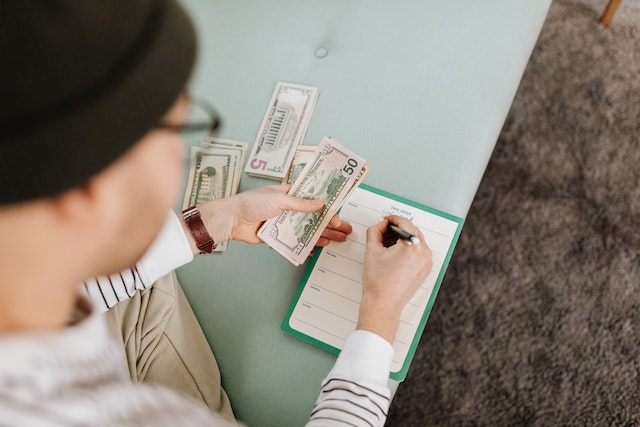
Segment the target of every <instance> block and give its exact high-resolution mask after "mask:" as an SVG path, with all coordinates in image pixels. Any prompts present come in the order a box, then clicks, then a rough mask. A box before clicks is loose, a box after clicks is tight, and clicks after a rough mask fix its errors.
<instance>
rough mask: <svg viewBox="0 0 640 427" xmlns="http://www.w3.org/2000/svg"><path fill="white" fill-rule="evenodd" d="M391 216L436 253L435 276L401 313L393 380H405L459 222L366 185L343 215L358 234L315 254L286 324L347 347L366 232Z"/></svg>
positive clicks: (332, 346) (325, 343) (320, 341)
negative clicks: (407, 222)
mask: <svg viewBox="0 0 640 427" xmlns="http://www.w3.org/2000/svg"><path fill="white" fill-rule="evenodd" d="M391 214H393V215H399V216H403V217H406V218H409V219H411V220H412V221H413V223H414V224H415V225H416V226H418V227H419V228H420V230H421V231H422V234H423V235H424V237H425V240H426V242H427V244H428V245H429V247H430V248H431V251H432V252H433V269H432V271H431V274H429V276H428V277H427V279H426V280H425V282H424V283H423V284H422V285H421V287H420V289H418V291H417V292H416V294H415V295H414V296H413V298H412V299H411V301H410V302H409V304H408V305H407V307H406V308H405V310H404V312H403V313H402V317H401V323H400V327H399V329H398V333H397V335H396V338H395V341H394V343H393V348H394V357H393V362H392V367H391V372H392V375H391V378H392V379H395V380H403V379H404V377H405V376H406V371H407V370H408V368H409V364H410V362H411V358H413V354H414V352H415V347H416V346H417V344H418V341H419V339H420V335H421V334H422V331H423V329H424V325H425V323H426V320H427V317H428V314H429V311H430V310H431V306H432V305H433V301H434V300H435V296H436V294H437V291H438V288H439V286H440V283H441V282H442V279H443V277H444V273H445V270H446V267H447V265H448V262H449V259H450V257H451V253H452V252H453V248H454V246H455V242H456V241H457V238H458V236H459V234H460V229H461V228H462V219H460V218H457V217H454V216H452V215H448V214H446V213H443V212H439V211H437V210H435V209H431V208H429V207H427V206H424V205H420V204H418V203H415V202H412V201H409V200H406V199H402V198H400V197H398V196H394V195H392V194H390V193H386V192H383V191H380V190H377V189H375V188H372V187H369V186H366V185H361V186H360V188H358V189H356V190H355V192H354V193H353V195H352V196H351V197H350V198H349V200H348V201H347V202H346V203H345V204H344V206H343V207H342V210H341V211H340V217H341V218H342V220H343V221H346V222H348V223H350V224H351V226H352V227H353V232H352V233H351V234H350V235H349V236H348V239H347V241H346V242H343V243H335V242H333V243H331V245H329V246H328V247H327V248H324V249H323V250H321V251H320V253H319V254H316V255H315V256H314V258H313V260H312V261H311V263H310V265H309V267H308V269H307V272H306V274H305V277H304V278H303V281H302V284H301V288H300V289H299V291H298V294H297V296H296V298H295V299H294V302H293V303H292V306H291V308H290V310H289V313H288V315H287V317H286V318H285V320H284V322H283V325H282V326H283V329H284V330H285V331H287V332H289V333H292V334H293V335H296V336H298V337H300V338H302V339H305V340H307V341H310V342H312V343H314V344H316V345H319V346H320V347H323V348H325V349H327V350H329V351H332V352H334V353H337V352H339V350H340V349H342V347H343V345H344V342H345V340H346V339H347V337H348V336H349V334H350V333H351V332H353V330H354V329H355V326H356V322H357V320H358V308H359V304H360V298H361V294H362V269H363V263H364V248H365V243H366V230H367V228H368V227H369V226H371V225H374V224H377V223H378V222H380V221H381V220H382V219H383V218H384V217H385V216H386V215H391Z"/></svg>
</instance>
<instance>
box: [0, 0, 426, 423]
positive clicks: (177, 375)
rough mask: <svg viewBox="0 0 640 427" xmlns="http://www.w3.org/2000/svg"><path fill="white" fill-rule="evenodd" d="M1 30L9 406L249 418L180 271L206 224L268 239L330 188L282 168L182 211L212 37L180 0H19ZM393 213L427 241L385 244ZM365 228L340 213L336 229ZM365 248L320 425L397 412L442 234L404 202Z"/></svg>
mask: <svg viewBox="0 0 640 427" xmlns="http://www.w3.org/2000/svg"><path fill="white" fill-rule="evenodd" d="M0 32H1V33H2V36H1V37H0V52H1V56H2V58H3V67H2V71H0V73H1V78H0V85H1V86H0V87H1V90H0V92H1V93H2V103H1V104H0V174H2V180H1V182H2V184H1V186H0V236H2V238H1V239H0V272H1V274H0V420H1V422H0V424H3V425H16V426H18V425H19V426H22V425H220V426H222V425H234V424H235V420H234V418H233V413H232V410H231V406H230V403H229V401H228V398H227V397H226V395H225V394H224V391H223V390H222V389H221V387H220V380H219V373H218V372H217V366H216V364H215V359H214V358H213V354H212V353H211V350H210V348H209V347H208V345H207V343H206V340H205V339H204V336H203V335H202V331H201V330H200V328H199V326H198V325H197V320H196V319H195V317H194V315H193V312H192V311H191V309H190V307H189V305H188V303H187V302H186V299H185V298H184V295H183V294H182V291H181V289H180V286H179V283H177V279H176V276H175V274H174V273H172V271H173V269H175V268H176V267H179V266H180V265H183V264H185V263H187V262H189V261H191V259H192V258H193V256H194V254H197V253H199V252H203V251H204V252H207V251H209V250H210V249H211V242H209V244H208V246H207V245H205V246H203V245H202V241H201V240H202V237H203V234H202V233H204V236H205V237H211V239H212V240H213V242H214V243H213V244H215V243H219V242H222V241H226V240H241V241H245V242H248V243H260V241H259V239H258V238H257V237H256V231H257V229H258V227H259V226H260V224H261V223H262V222H263V221H264V220H266V219H268V218H271V217H274V216H276V215H278V214H279V213H280V212H282V211H283V210H285V209H292V210H296V211H301V212H312V211H315V210H317V209H320V208H321V207H322V202H321V201H317V200H302V199H297V198H294V197H292V196H289V195H287V194H286V192H287V189H288V187H287V186H267V187H263V188H259V189H256V190H251V191H246V192H242V193H240V194H238V195H236V196H233V197H230V198H226V199H218V200H214V201H211V202H208V203H205V204H202V205H200V206H198V207H197V211H198V212H199V214H200V218H201V221H202V223H199V222H198V224H197V227H196V229H194V228H193V226H192V225H190V224H189V221H190V220H189V221H187V220H185V218H184V217H183V216H182V215H177V214H175V213H172V212H170V208H171V206H172V205H173V203H174V201H175V199H176V197H177V195H178V193H179V191H180V188H179V187H180V185H181V182H182V180H181V177H182V167H183V158H184V154H185V149H184V146H183V143H182V141H181V138H180V135H179V133H178V132H177V131H179V130H181V129H185V128H189V127H191V126H192V125H191V124H188V123H187V116H188V111H189V97H188V96H187V95H185V90H184V89H185V86H186V83H187V80H188V78H189V74H190V72H191V68H192V66H193V63H194V58H195V54H196V41H195V34H194V31H193V28H192V25H191V23H190V20H189V18H188V16H187V14H186V13H185V11H184V10H183V9H182V8H181V6H180V5H179V4H178V3H177V2H176V1H174V0H144V1H143V0H140V1H136V2H80V1H78V2H69V1H49V2H22V1H7V2H1V3H0ZM389 222H392V223H394V224H396V225H398V226H400V227H402V228H405V229H407V230H408V231H410V232H412V233H414V234H416V235H417V236H419V238H420V243H419V244H417V245H415V244H414V245H408V244H406V243H404V242H401V241H399V242H397V243H396V244H394V245H392V246H389V247H387V246H385V245H384V244H383V237H384V235H385V230H386V227H387V224H388V223H389ZM198 227H199V228H198ZM194 230H195V232H196V234H195V235H194V234H193V232H194ZM349 232H350V226H349V225H348V224H346V223H343V222H342V221H341V220H340V218H339V217H337V216H336V217H334V218H333V219H332V221H331V223H330V225H329V227H327V229H326V230H325V231H324V233H323V237H322V238H321V240H320V241H319V244H322V245H326V244H328V243H329V242H330V241H340V240H344V239H345V238H346V235H347V234H348V233H349ZM198 233H201V234H198ZM203 248H204V249H203ZM365 251H366V252H365V267H364V273H363V295H362V301H361V304H360V312H359V318H358V323H357V327H356V330H355V331H354V332H353V334H352V335H351V336H350V337H349V338H348V340H347V342H346V343H345V347H344V349H343V351H342V352H341V354H340V355H339V357H338V359H337V361H336V363H335V365H334V367H333V368H332V370H331V372H329V373H328V376H327V378H326V380H325V381H324V383H323V384H322V386H321V390H320V393H319V397H318V400H317V402H316V406H315V408H314V410H313V412H312V414H310V418H309V425H345V424H349V425H382V424H384V422H385V420H386V412H387V410H388V407H389V400H390V392H389V389H388V388H387V381H388V375H389V366H390V363H391V356H392V354H393V348H392V346H391V342H393V339H394V336H395V333H396V330H397V328H398V325H399V320H400V313H401V312H402V310H403V308H404V306H405V305H406V304H407V302H408V301H409V299H410V298H411V296H412V295H413V294H414V292H415V291H416V290H417V288H418V287H419V286H420V284H421V283H422V282H423V281H424V279H425V278H426V276H427V275H428V274H429V272H430V270H431V252H430V250H429V248H428V246H427V244H426V243H425V241H424V237H423V236H422V234H421V233H420V230H419V229H417V228H416V227H415V226H413V224H412V223H411V222H410V221H409V220H407V219H404V218H400V217H395V216H392V217H388V218H386V219H385V220H383V221H382V222H381V223H380V224H377V225H375V226H373V227H371V228H370V229H368V231H367V244H366V249H365ZM102 311H106V313H104V314H101V312H102Z"/></svg>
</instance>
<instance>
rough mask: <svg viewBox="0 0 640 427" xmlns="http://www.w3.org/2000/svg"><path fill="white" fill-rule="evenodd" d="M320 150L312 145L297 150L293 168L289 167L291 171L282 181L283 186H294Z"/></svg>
mask: <svg viewBox="0 0 640 427" xmlns="http://www.w3.org/2000/svg"><path fill="white" fill-rule="evenodd" d="M317 149H318V147H317V146H311V145H300V146H299V147H298V148H296V152H295V154H294V155H293V160H292V161H291V166H290V167H289V171H288V172H287V174H286V175H285V177H284V178H283V179H282V183H283V184H293V183H294V182H296V179H298V177H299V176H300V173H301V172H302V171H303V169H304V168H305V166H307V163H309V161H310V160H311V159H313V156H314V154H315V152H316V150H317Z"/></svg>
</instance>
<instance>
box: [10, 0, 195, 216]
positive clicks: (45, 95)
mask: <svg viewBox="0 0 640 427" xmlns="http://www.w3.org/2000/svg"><path fill="white" fill-rule="evenodd" d="M195 51H196V45H195V34H194V30H193V27H192V25H191V22H190V20H189V18H188V16H187V15H186V13H185V12H184V10H183V9H182V8H181V7H180V5H179V4H178V3H177V2H176V1H173V0H135V1H129V0H120V1H92V0H91V1H87V0H75V1H56V0H41V1H35V0H3V1H0V62H1V64H0V177H1V178H0V205H3V204H8V203H14V202H20V201H26V200H31V199H36V198H41V197H47V196H54V195H57V194H60V193H61V192H63V191H65V190H67V189H70V188H73V187H76V186H79V185H82V184H84V183H86V182H87V181H88V179H89V178H90V177H91V176H93V175H95V174H96V173H97V172H99V171H101V170H102V169H104V168H105V167H106V166H107V165H109V164H110V163H111V162H113V161H114V160H115V159H116V158H118V157H119V156H120V155H121V154H123V153H124V152H125V151H126V150H127V149H128V148H130V147H131V146H132V145H133V144H134V143H135V142H136V141H137V140H139V139H140V138H141V137H142V136H143V135H144V134H145V133H146V132H147V131H149V130H150V129H152V128H153V127H154V126H155V125H156V124H158V122H159V120H160V118H161V117H162V116H163V115H164V114H165V113H166V112H167V111H168V110H169V108H170V107H171V106H172V104H173V103H174V101H175V100H176V98H177V97H178V95H179V93H180V92H181V91H182V90H183V89H184V87H185V85H186V81H187V79H188V78H189V74H190V72H191V68H192V66H193V63H194V59H195Z"/></svg>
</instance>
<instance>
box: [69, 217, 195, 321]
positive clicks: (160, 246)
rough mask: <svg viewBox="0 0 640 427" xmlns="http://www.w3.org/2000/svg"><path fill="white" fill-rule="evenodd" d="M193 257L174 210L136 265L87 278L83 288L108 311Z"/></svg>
mask: <svg viewBox="0 0 640 427" xmlns="http://www.w3.org/2000/svg"><path fill="white" fill-rule="evenodd" d="M192 259H193V253H192V252H191V247H190V246H189V242H188V240H187V236H186V235H185V234H184V229H183V228H182V225H181V224H180V220H179V219H178V217H177V216H176V214H175V213H174V212H173V211H170V212H169V215H168V216H167V220H166V221H165V224H164V226H163V227H162V230H161V231H160V234H158V237H157V238H156V240H155V241H154V242H153V243H152V244H151V246H150V247H149V249H147V252H146V253H145V254H144V255H143V256H142V258H141V259H140V261H138V263H137V264H136V265H135V266H133V267H131V268H129V269H126V270H124V271H121V272H119V273H116V274H112V275H109V276H99V277H95V278H93V279H89V280H86V281H85V282H83V283H82V284H81V285H80V291H81V292H82V293H83V294H84V295H85V296H87V297H88V298H90V299H91V300H92V301H93V303H94V306H95V310H96V311H98V312H104V311H107V310H109V309H110V308H112V307H113V306H114V305H116V304H117V303H119V302H120V301H123V300H125V299H127V298H130V297H132V296H133V295H134V294H135V293H136V292H138V291H140V290H143V289H146V288H148V287H149V286H151V285H152V284H153V283H154V282H155V281H156V280H158V279H159V278H160V277H162V276H164V275H165V274H168V273H170V272H171V271H173V270H175V269H176V268H178V267H180V266H182V265H184V264H187V263H188V262H190V261H191V260H192Z"/></svg>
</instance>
